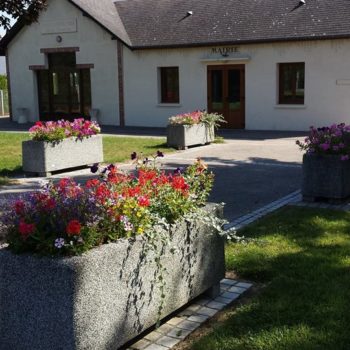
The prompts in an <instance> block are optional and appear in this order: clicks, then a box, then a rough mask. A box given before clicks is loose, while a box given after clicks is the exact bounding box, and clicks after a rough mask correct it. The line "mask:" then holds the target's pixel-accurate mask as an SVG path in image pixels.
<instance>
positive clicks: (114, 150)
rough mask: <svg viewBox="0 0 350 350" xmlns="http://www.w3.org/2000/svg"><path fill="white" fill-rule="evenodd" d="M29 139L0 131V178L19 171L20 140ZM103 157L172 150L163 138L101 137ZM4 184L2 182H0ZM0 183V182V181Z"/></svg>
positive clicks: (113, 159)
mask: <svg viewBox="0 0 350 350" xmlns="http://www.w3.org/2000/svg"><path fill="white" fill-rule="evenodd" d="M25 140H29V136H28V134H27V133H5V132H0V180H1V181H3V182H5V181H6V179H5V177H6V176H12V175H14V174H15V173H18V172H20V171H21V164H22V151H21V143H22V141H25ZM103 146H104V159H105V162H106V163H114V162H122V161H125V160H127V159H130V154H131V153H132V152H134V151H135V152H137V153H141V152H142V153H143V154H144V155H145V156H149V155H152V154H155V153H156V152H157V150H160V151H163V152H171V151H173V150H172V149H170V148H167V147H166V139H165V138H151V137H150V138H136V137H114V136H105V137H103ZM2 184H4V183H2ZM0 185H1V182H0Z"/></svg>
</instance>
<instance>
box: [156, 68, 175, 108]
mask: <svg viewBox="0 0 350 350" xmlns="http://www.w3.org/2000/svg"><path fill="white" fill-rule="evenodd" d="M160 71H161V102H162V103H178V102H179V100H180V99H179V68H178V67H162V68H161V69H160Z"/></svg>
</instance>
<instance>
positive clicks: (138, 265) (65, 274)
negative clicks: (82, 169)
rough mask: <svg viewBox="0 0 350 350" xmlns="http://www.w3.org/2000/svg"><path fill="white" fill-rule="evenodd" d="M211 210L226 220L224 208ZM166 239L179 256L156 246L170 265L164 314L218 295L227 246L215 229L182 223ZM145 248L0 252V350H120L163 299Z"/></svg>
mask: <svg viewBox="0 0 350 350" xmlns="http://www.w3.org/2000/svg"><path fill="white" fill-rule="evenodd" d="M207 210H211V211H214V210H215V213H216V214H217V215H220V216H221V215H222V207H218V206H214V205H209V206H207ZM169 235H170V237H171V246H173V247H176V249H177V251H176V252H175V253H171V252H170V247H169V245H166V246H165V247H164V246H163V247H162V246H159V249H163V254H162V258H161V259H162V262H163V264H164V266H165V267H166V268H167V273H165V274H164V277H165V280H166V290H165V299H164V301H165V303H164V309H163V312H162V317H165V316H167V315H169V314H171V313H172V312H174V311H175V310H177V309H178V308H180V307H182V306H183V305H185V304H186V303H188V302H189V301H190V300H192V299H193V298H195V297H197V296H198V295H200V294H202V293H204V292H206V291H208V290H209V291H213V290H217V286H218V285H219V282H220V280H221V279H222V278H223V277H224V273H225V266H224V265H225V262H224V241H223V239H222V237H221V236H219V235H218V234H217V233H216V232H214V229H212V228H210V227H208V226H206V225H205V224H203V223H201V222H196V223H192V224H191V225H189V224H186V223H185V222H184V221H180V222H179V223H178V224H177V226H176V228H174V229H172V231H171V232H169ZM159 244H161V243H159ZM145 249H146V242H145V238H144V237H138V238H137V239H134V240H126V239H121V240H119V241H118V242H116V243H112V244H106V245H103V246H101V247H98V248H96V249H93V250H91V251H89V252H88V253H86V254H83V255H82V256H78V257H71V258H39V257H35V256H31V255H14V254H12V253H11V252H9V251H8V250H6V249H2V250H1V249H0V310H1V312H0V339H1V346H0V348H1V349H4V350H7V349H9V350H10V349H11V350H27V349H35V350H43V349H45V350H48V349H50V350H62V349H64V350H82V349H84V350H97V349H98V350H105V349H114V350H116V349H118V348H119V347H120V346H122V345H123V344H125V343H126V342H128V341H129V340H131V339H133V338H134V337H135V336H137V335H138V334H140V333H141V332H143V331H144V330H146V329H148V328H149V327H151V326H152V325H154V324H155V323H156V321H157V319H158V309H159V303H160V300H161V298H160V292H159V289H158V285H157V284H156V283H155V279H156V277H157V271H156V266H155V265H154V264H153V263H152V262H146V261H145V259H144V255H143V254H144V252H145ZM152 254H153V253H152V252H151V251H147V256H148V257H150V258H151V257H152Z"/></svg>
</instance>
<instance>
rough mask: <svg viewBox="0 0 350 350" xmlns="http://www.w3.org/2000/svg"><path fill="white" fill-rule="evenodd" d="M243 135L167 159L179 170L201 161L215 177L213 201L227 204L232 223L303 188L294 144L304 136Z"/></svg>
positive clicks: (226, 210) (297, 154)
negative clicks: (198, 159)
mask: <svg viewBox="0 0 350 350" xmlns="http://www.w3.org/2000/svg"><path fill="white" fill-rule="evenodd" d="M240 135H241V137H240V138H239V137H238V138H228V139H226V142H225V143H224V144H213V145H210V146H204V147H199V148H192V149H189V150H187V151H184V152H180V153H176V154H172V155H169V156H167V157H166V159H165V163H166V166H167V167H178V166H185V165H186V164H190V163H192V162H193V161H195V159H196V158H198V157H200V158H202V159H203V160H204V161H205V162H206V163H207V164H208V165H209V168H210V169H212V171H213V172H214V174H215V185H214V189H213V192H212V195H211V198H210V200H211V201H214V202H225V203H226V206H225V217H226V219H228V220H229V221H233V220H234V219H236V218H238V217H240V216H242V215H245V214H248V213H249V212H251V211H254V210H257V209H259V208H261V207H263V206H265V205H267V204H269V203H271V202H273V201H275V200H278V199H280V198H282V197H284V196H286V195H288V194H290V193H291V192H294V191H296V190H298V189H300V187H301V161H302V153H301V152H300V151H299V149H298V147H297V146H296V144H295V141H296V140H297V139H302V138H303V137H304V135H303V134H302V133H301V134H300V135H299V136H295V135H293V136H290V135H289V134H283V133H282V134H280V133H264V132H260V133H254V134H251V135H249V133H246V134H240ZM243 135H245V137H244V136H243Z"/></svg>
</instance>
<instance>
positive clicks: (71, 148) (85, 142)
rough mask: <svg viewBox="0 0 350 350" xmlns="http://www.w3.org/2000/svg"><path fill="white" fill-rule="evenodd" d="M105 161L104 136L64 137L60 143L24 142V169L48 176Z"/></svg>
mask: <svg viewBox="0 0 350 350" xmlns="http://www.w3.org/2000/svg"><path fill="white" fill-rule="evenodd" d="M100 162H103V144H102V136H101V135H95V136H91V137H88V138H84V139H82V140H77V139H76V138H73V137H72V138H68V139H64V140H62V141H60V142H58V143H50V142H45V141H24V142H23V143H22V165H23V171H25V172H27V173H34V174H37V175H39V176H48V175H50V174H51V173H52V172H54V171H59V170H65V169H70V168H76V167H81V166H86V165H90V164H94V163H100Z"/></svg>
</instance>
